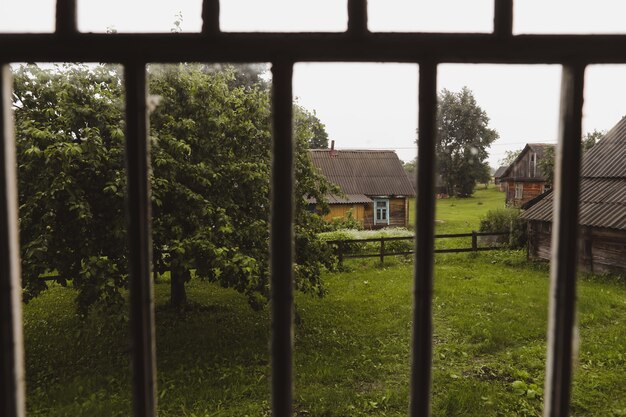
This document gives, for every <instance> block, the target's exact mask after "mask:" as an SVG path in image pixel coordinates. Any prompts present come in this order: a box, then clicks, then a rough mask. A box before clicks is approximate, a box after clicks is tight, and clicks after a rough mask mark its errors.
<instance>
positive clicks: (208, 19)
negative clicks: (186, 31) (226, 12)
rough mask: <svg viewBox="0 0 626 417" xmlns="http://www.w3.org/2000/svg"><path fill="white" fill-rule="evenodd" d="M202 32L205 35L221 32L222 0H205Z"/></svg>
mask: <svg viewBox="0 0 626 417" xmlns="http://www.w3.org/2000/svg"><path fill="white" fill-rule="evenodd" d="M202 33H204V34H205V35H216V34H218V33H220V0H203V2H202Z"/></svg>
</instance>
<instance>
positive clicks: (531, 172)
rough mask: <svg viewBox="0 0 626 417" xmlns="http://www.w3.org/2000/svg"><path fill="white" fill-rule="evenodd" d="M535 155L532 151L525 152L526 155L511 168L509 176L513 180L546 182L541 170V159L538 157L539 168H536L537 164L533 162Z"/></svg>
mask: <svg viewBox="0 0 626 417" xmlns="http://www.w3.org/2000/svg"><path fill="white" fill-rule="evenodd" d="M533 154H534V152H533V151H532V150H529V151H527V152H525V153H524V155H522V157H521V158H520V159H519V160H517V161H515V163H514V164H513V165H512V166H511V170H510V172H509V173H508V175H507V176H508V177H512V178H528V179H532V178H537V179H538V180H541V181H544V178H543V175H542V173H541V169H540V168H539V157H537V166H536V167H535V163H534V162H533V161H532V160H531V156H532V155H533Z"/></svg>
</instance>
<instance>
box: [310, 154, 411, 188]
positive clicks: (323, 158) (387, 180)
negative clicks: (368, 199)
mask: <svg viewBox="0 0 626 417" xmlns="http://www.w3.org/2000/svg"><path fill="white" fill-rule="evenodd" d="M309 153H310V155H311V160H312V162H313V165H315V166H316V167H317V168H318V169H319V170H320V172H321V174H322V175H324V176H325V177H326V178H327V179H328V180H329V181H330V182H332V183H333V184H336V185H337V186H339V188H340V189H341V191H342V192H343V193H344V194H345V195H346V196H349V195H365V196H378V195H380V196H383V195H404V196H414V195H415V191H414V190H413V186H412V185H411V182H410V181H409V179H408V177H407V175H406V173H405V172H404V168H402V162H400V159H399V158H398V155H396V153H395V152H393V151H375V150H336V149H335V150H332V151H331V150H330V149H312V150H310V151H309Z"/></svg>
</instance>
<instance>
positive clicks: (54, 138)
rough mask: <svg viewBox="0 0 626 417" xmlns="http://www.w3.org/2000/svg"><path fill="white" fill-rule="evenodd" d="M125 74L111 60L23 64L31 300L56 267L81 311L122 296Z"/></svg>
mask: <svg viewBox="0 0 626 417" xmlns="http://www.w3.org/2000/svg"><path fill="white" fill-rule="evenodd" d="M121 91H122V89H121V85H120V78H119V77H118V75H117V73H116V72H115V71H114V70H112V69H110V68H107V67H104V66H99V67H97V68H95V69H93V70H89V69H88V68H87V67H85V66H74V65H72V66H68V65H66V66H63V67H61V68H58V69H57V70H44V69H41V68H39V67H37V66H22V67H20V68H19V69H18V70H17V71H16V73H15V86H14V96H13V99H14V100H13V101H14V108H15V123H16V134H17V137H16V140H17V152H18V162H19V166H18V171H19V176H18V179H19V204H20V233H21V236H20V238H21V242H22V269H23V277H24V282H23V288H24V297H25V299H26V300H28V299H30V298H32V297H34V296H36V295H37V294H39V292H41V291H42V290H43V289H45V288H46V285H45V283H44V282H43V281H41V280H40V279H39V275H40V274H42V273H45V272H56V273H58V274H59V276H60V278H61V280H60V282H61V283H62V284H65V283H66V281H67V280H68V279H71V280H72V281H73V285H74V287H75V288H76V289H77V290H78V298H77V302H78V305H79V306H80V307H81V310H82V311H83V312H84V311H85V308H86V306H88V305H91V304H93V303H94V302H95V301H96V300H107V301H108V302H109V304H111V303H113V304H115V303H117V304H119V303H121V301H122V299H121V296H120V294H119V291H118V288H119V287H120V286H121V285H123V282H124V276H123V275H124V272H123V271H126V270H127V263H126V262H127V259H126V252H127V247H126V226H125V223H124V186H125V177H124V172H123V167H124V160H123V158H124V142H123V140H124V133H123V125H122V119H123V115H122V112H121V110H122V108H123V107H122V105H121V103H122V93H121Z"/></svg>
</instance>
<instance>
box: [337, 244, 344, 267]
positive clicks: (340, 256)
mask: <svg viewBox="0 0 626 417" xmlns="http://www.w3.org/2000/svg"><path fill="white" fill-rule="evenodd" d="M337 258H338V259H339V266H340V267H342V266H343V240H340V241H339V244H338V245H337Z"/></svg>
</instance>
